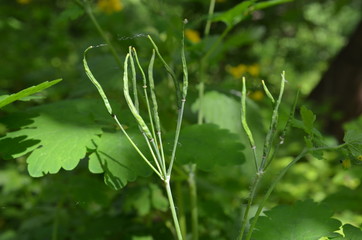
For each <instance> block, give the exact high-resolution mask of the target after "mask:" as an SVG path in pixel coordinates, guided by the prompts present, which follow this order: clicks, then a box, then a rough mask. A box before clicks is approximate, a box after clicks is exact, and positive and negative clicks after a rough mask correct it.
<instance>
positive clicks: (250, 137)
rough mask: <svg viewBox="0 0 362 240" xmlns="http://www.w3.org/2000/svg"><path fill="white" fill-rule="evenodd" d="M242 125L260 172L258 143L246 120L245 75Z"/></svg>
mask: <svg viewBox="0 0 362 240" xmlns="http://www.w3.org/2000/svg"><path fill="white" fill-rule="evenodd" d="M241 125H242V127H243V129H244V132H245V133H246V136H247V137H248V140H249V144H250V148H251V149H252V151H253V157H254V165H255V169H256V171H257V172H258V161H257V156H256V145H255V141H254V137H253V134H252V132H251V131H250V128H249V125H248V122H247V121H246V84H245V77H243V89H242V91H241Z"/></svg>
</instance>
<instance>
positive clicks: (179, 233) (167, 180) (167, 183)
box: [164, 176, 183, 240]
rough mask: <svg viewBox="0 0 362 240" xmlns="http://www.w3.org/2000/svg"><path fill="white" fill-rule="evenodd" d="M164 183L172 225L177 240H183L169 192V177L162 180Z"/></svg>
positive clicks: (170, 192)
mask: <svg viewBox="0 0 362 240" xmlns="http://www.w3.org/2000/svg"><path fill="white" fill-rule="evenodd" d="M164 183H165V186H166V192H167V198H168V202H169V203H170V208H171V213H172V218H173V223H174V225H175V229H176V235H177V239H178V240H183V238H182V233H181V227H180V224H179V222H178V218H177V213H176V208H175V203H174V201H173V197H172V191H171V186H170V177H169V176H167V177H166V179H165V180H164Z"/></svg>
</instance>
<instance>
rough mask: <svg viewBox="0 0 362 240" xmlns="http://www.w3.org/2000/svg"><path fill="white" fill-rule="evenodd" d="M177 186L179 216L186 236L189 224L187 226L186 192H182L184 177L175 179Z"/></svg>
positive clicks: (182, 230) (182, 231) (183, 234)
mask: <svg viewBox="0 0 362 240" xmlns="http://www.w3.org/2000/svg"><path fill="white" fill-rule="evenodd" d="M175 184H176V186H175V188H176V194H175V195H176V204H177V209H178V216H179V222H180V228H181V233H182V236H183V237H184V238H186V235H187V226H186V215H185V207H184V205H185V204H184V194H183V192H182V178H181V179H178V180H176V181H175Z"/></svg>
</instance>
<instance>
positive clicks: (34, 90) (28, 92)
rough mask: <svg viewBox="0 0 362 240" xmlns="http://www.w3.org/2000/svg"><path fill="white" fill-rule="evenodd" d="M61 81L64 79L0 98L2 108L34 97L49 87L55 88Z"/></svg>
mask: <svg viewBox="0 0 362 240" xmlns="http://www.w3.org/2000/svg"><path fill="white" fill-rule="evenodd" d="M61 80H62V79H57V80H53V81H50V82H48V81H46V82H43V83H41V84H39V85H36V86H32V87H29V88H26V89H24V90H21V91H20V92H17V93H14V94H11V95H3V96H0V108H2V107H4V106H5V105H8V104H10V103H12V102H14V101H16V100H19V99H22V98H24V97H27V96H29V95H32V94H34V93H37V92H40V91H42V90H44V89H46V88H49V87H51V86H53V85H54V84H57V83H58V82H60V81H61Z"/></svg>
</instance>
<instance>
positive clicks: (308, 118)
mask: <svg viewBox="0 0 362 240" xmlns="http://www.w3.org/2000/svg"><path fill="white" fill-rule="evenodd" d="M300 115H301V116H302V121H303V124H304V131H305V132H306V133H308V134H309V135H312V133H313V128H314V127H313V125H314V122H315V120H316V116H315V115H314V113H313V112H312V111H311V110H309V109H308V108H307V107H305V106H302V107H301V108H300Z"/></svg>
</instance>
